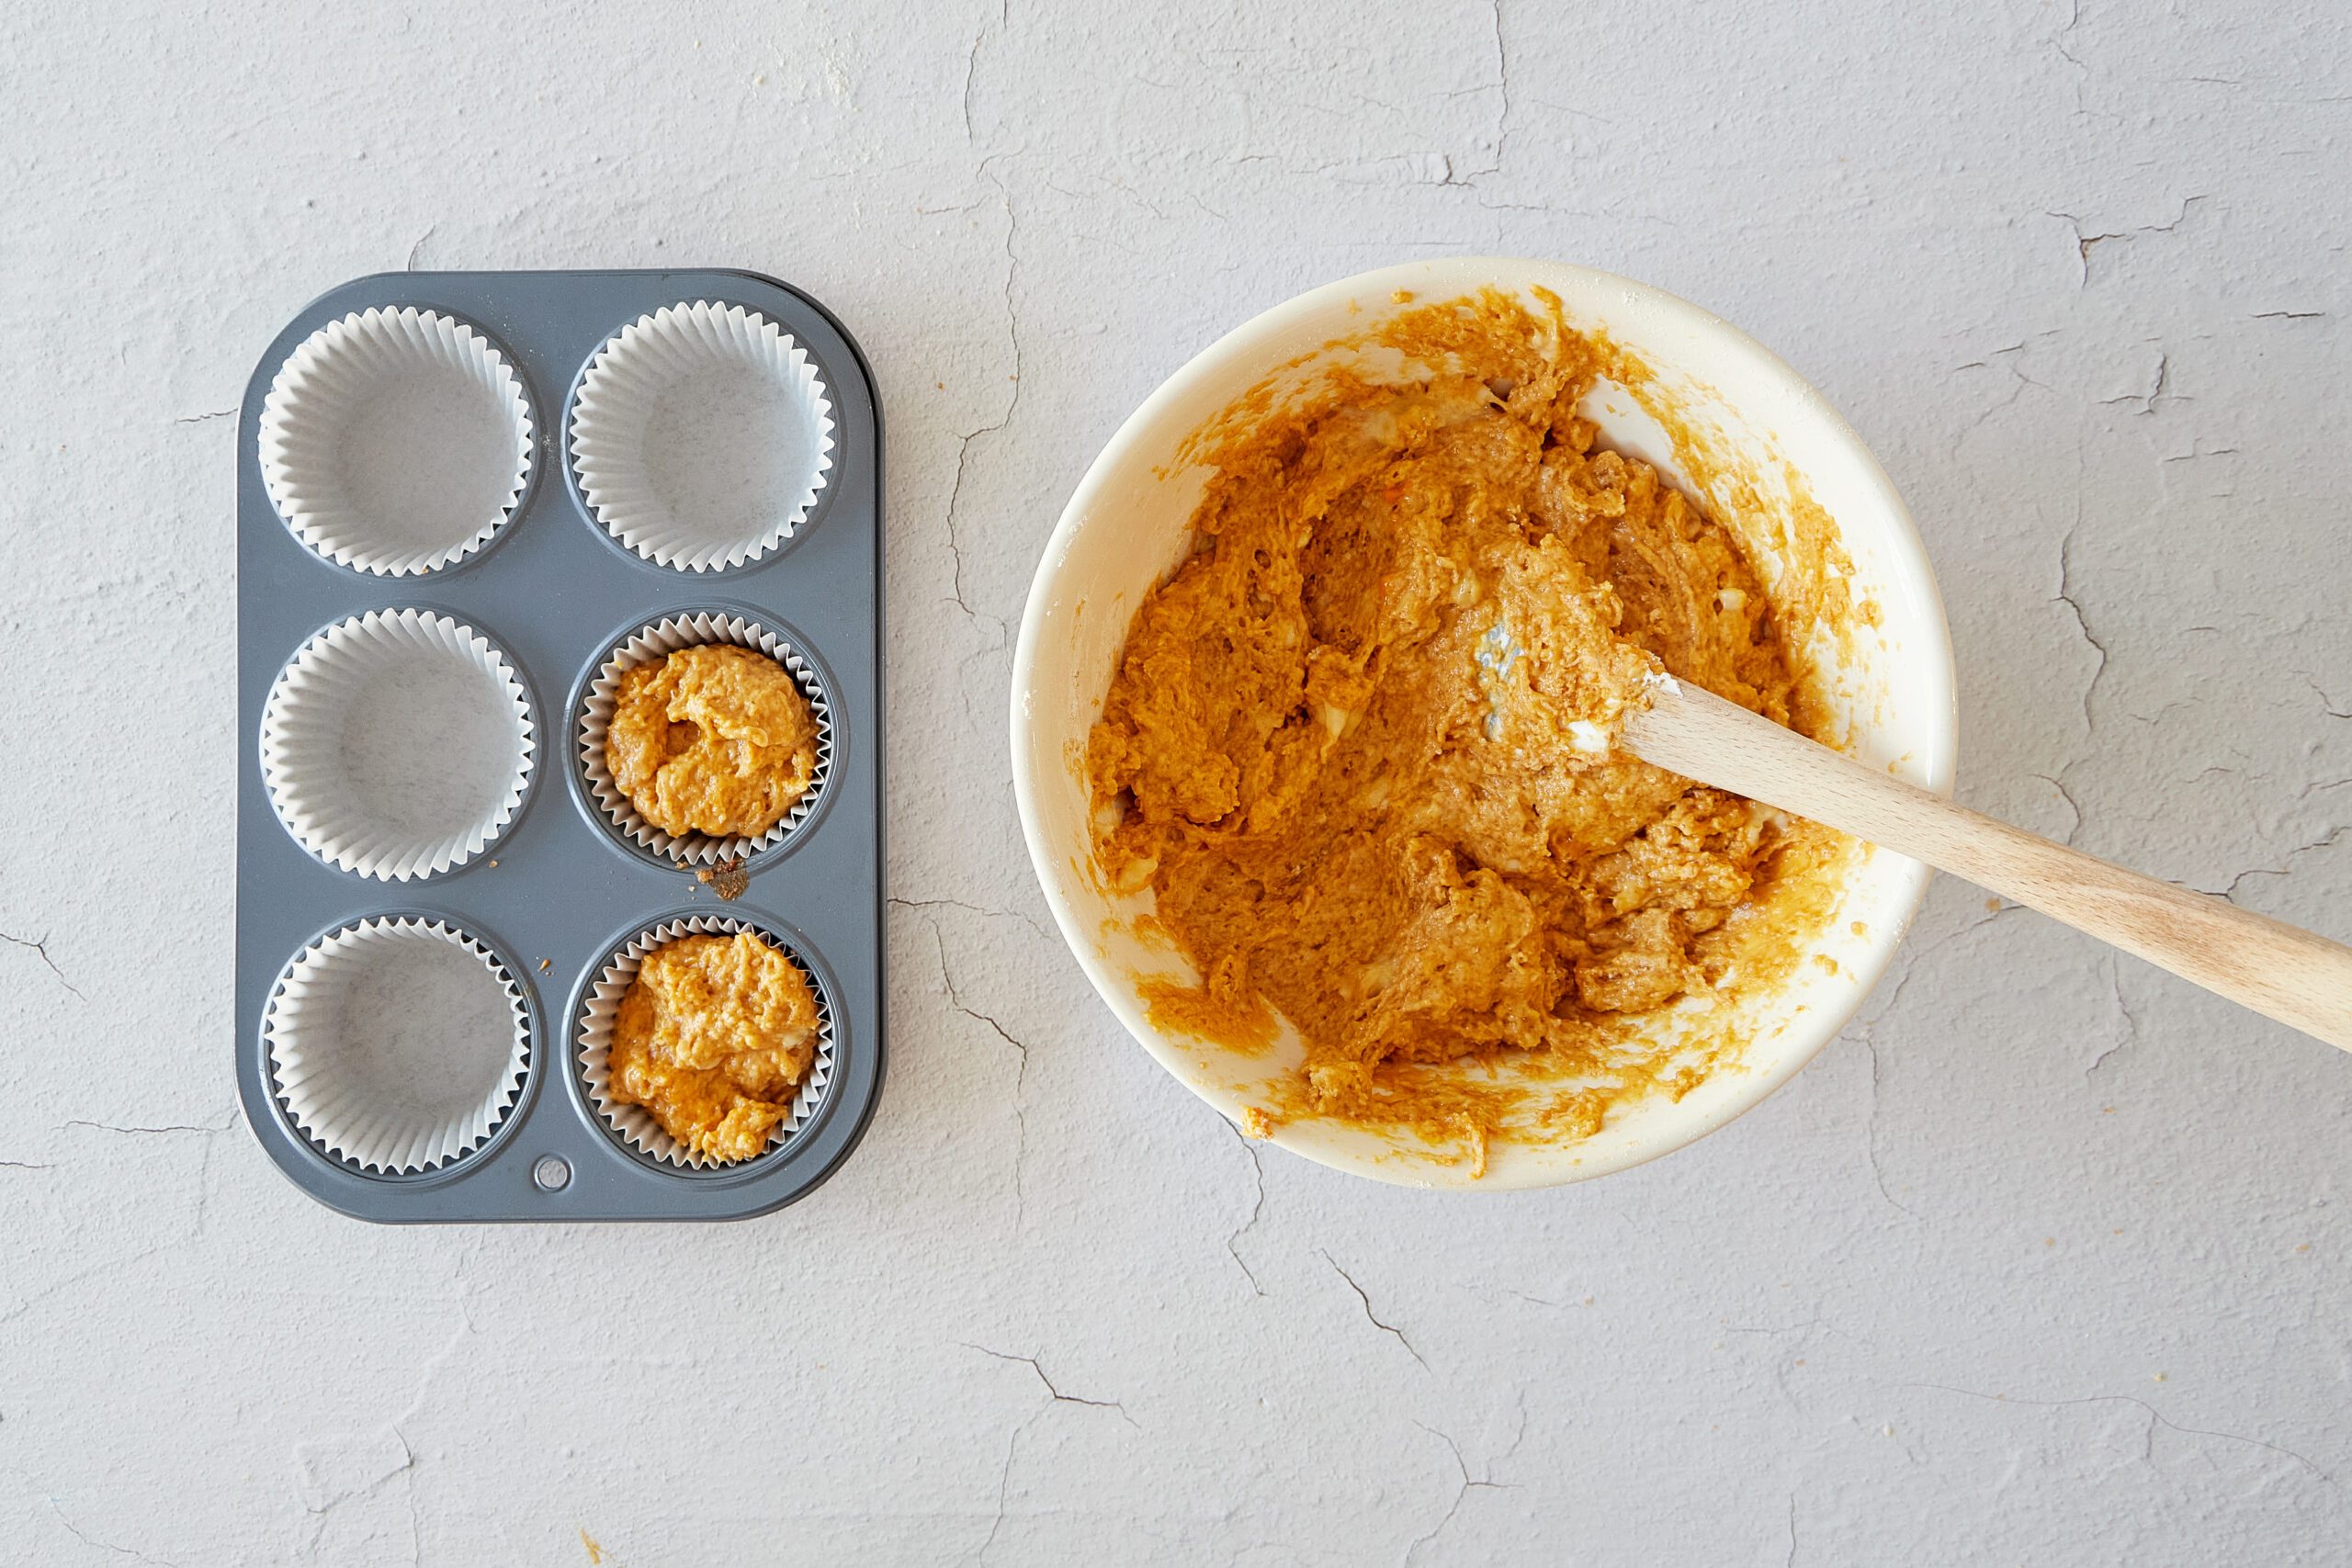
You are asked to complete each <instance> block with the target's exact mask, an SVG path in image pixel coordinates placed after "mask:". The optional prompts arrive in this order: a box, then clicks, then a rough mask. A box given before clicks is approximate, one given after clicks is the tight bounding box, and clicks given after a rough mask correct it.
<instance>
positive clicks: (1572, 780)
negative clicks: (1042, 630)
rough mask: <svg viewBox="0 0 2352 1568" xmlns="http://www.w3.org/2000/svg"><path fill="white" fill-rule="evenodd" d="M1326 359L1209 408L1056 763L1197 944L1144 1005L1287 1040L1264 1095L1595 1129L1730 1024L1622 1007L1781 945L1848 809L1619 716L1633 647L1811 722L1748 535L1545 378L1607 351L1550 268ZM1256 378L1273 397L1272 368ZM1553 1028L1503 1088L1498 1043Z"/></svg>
mask: <svg viewBox="0 0 2352 1568" xmlns="http://www.w3.org/2000/svg"><path fill="white" fill-rule="evenodd" d="M1380 338H1381V341H1382V342H1383V343H1384V344H1386V345H1388V346H1392V347H1395V348H1397V349H1399V350H1401V351H1402V352H1403V353H1404V354H1405V355H1407V356H1408V359H1409V360H1410V361H1411V362H1413V363H1416V364H1418V365H1420V366H1424V367H1432V368H1431V369H1430V374H1429V375H1428V376H1427V377H1426V378H1416V379H1410V380H1407V381H1404V382H1402V383H1400V384H1385V383H1376V382H1374V381H1372V380H1369V379H1363V378H1354V377H1351V376H1345V375H1342V376H1340V377H1339V378H1336V379H1332V380H1329V382H1328V383H1327V384H1326V385H1325V386H1324V387H1323V388H1322V389H1320V391H1319V392H1318V393H1317V395H1316V396H1314V397H1312V398H1310V399H1308V400H1306V401H1305V402H1304V403H1303V404H1300V405H1296V406H1293V407H1290V408H1287V409H1279V410H1278V409H1274V408H1272V407H1271V406H1269V407H1265V408H1261V409H1256V410H1251V411H1245V412H1248V413H1249V414H1250V417H1247V418H1242V419H1238V420H1237V419H1232V418H1228V419H1227V421H1226V422H1224V423H1222V424H1221V425H1220V426H1219V427H1218V429H1217V432H1216V439H1215V441H1214V444H1213V445H1211V446H1209V447H1208V449H1207V450H1206V451H1205V452H1204V457H1205V458H1206V459H1207V461H1208V462H1209V464H1210V466H1211V468H1213V469H1214V476H1213V478H1212V479H1210V481H1209V484H1208V488H1207V491H1206V494H1205V495H1204V499H1203V500H1202V502H1201V503H1200V506H1199V508H1198V510H1197V512H1196V513H1194V516H1193V533H1194V550H1193V554H1192V555H1191V556H1190V557H1189V558H1187V559H1186V560H1185V561H1184V562H1183V563H1182V565H1181V566H1180V567H1179V568H1178V569H1177V570H1176V571H1175V572H1174V574H1173V575H1172V576H1171V577H1170V578H1169V579H1168V580H1167V581H1165V582H1163V583H1162V584H1160V585H1159V587H1158V588H1157V589H1155V590H1154V591H1153V592H1151V594H1150V595H1149V596H1148V598H1147V599H1146V601H1145V602H1144V604H1143V605H1142V607H1141V608H1140V609H1139V610H1138V612H1137V613H1136V618H1135V621H1134V624H1133V626H1131V628H1130V630H1129V632H1128V636H1127V640H1126V643H1125V648H1124V649H1123V651H1122V653H1121V656H1120V659H1119V662H1118V666H1117V669H1116V671H1115V673H1114V679H1113V682H1112V685H1111V690H1110V694H1109V696H1108V699H1107V701H1106V704H1105V706H1104V710H1103V717H1102V719H1101V721H1100V722H1099V723H1098V724H1097V725H1096V727H1095V728H1094V730H1093V732H1092V735H1091V739H1090V743H1089V748H1088V755H1087V760H1086V767H1087V773H1088V777H1089V782H1090V784H1091V789H1092V792H1093V795H1094V799H1095V805H1096V821H1097V824H1098V831H1097V836H1096V842H1095V857H1096V862H1097V864H1098V866H1099V867H1100V869H1101V871H1102V873H1103V875H1104V877H1105V878H1106V879H1107V880H1108V881H1109V882H1110V883H1111V884H1112V885H1113V886H1116V887H1118V888H1121V889H1123V890H1126V891H1139V890H1141V889H1143V888H1146V887H1148V888H1149V889H1150V890H1151V891H1152V893H1153V894H1154V895H1155V897H1156V914H1155V915H1154V916H1153V917H1152V918H1153V919H1155V920H1156V922H1157V923H1158V926H1159V928H1160V929H1162V930H1164V931H1165V932H1166V933H1167V934H1168V936H1169V937H1170V938H1171V939H1172V940H1173V942H1174V943H1175V945H1176V946H1177V947H1179V948H1180V949H1181V950H1182V953H1184V955H1185V956H1186V957H1187V958H1188V959H1189V960H1190V961H1191V963H1192V964H1193V966H1194V968H1195V969H1196V970H1197V971H1198V973H1199V975H1200V976H1202V982H1201V984H1199V985H1198V986H1187V985H1182V984H1178V983H1175V982H1170V981H1164V980H1163V981H1156V982H1152V983H1150V984H1149V985H1148V986H1147V988H1146V999H1147V1001H1148V1004H1149V1005H1150V1007H1151V1009H1152V1011H1153V1014H1154V1017H1155V1019H1156V1021H1159V1022H1161V1023H1162V1024H1163V1025H1165V1026H1167V1027H1170V1028H1173V1029H1177V1030H1181V1031H1182V1032H1188V1033H1191V1034H1193V1035H1195V1036H1198V1037H1201V1038H1204V1039H1208V1040H1212V1041H1215V1042H1217V1043H1222V1044H1226V1045H1228V1046H1231V1047H1233V1048H1235V1049H1244V1050H1262V1049H1263V1048H1264V1046H1265V1045H1266V1044H1267V1043H1270V1042H1271V1041H1272V1039H1273V1038H1274V1037H1275V1034H1276V1027H1275V1014H1276V1013H1279V1014H1280V1015H1281V1017H1282V1018H1283V1019H1287V1020H1288V1021H1290V1022H1291V1023H1292V1024H1293V1025H1295V1027H1296V1029H1297V1031H1298V1032H1299V1034H1300V1036H1301V1037H1302V1038H1303V1040H1304V1042H1305V1046H1306V1060H1305V1066H1304V1072H1303V1081H1301V1082H1300V1083H1298V1084H1297V1085H1295V1091H1294V1092H1293V1093H1291V1094H1290V1095H1289V1096H1288V1097H1287V1098H1286V1100H1285V1102H1284V1103H1283V1104H1281V1105H1278V1106H1276V1107H1274V1108H1273V1109H1274V1111H1275V1113H1276V1115H1277V1116H1298V1115H1323V1116H1337V1117H1342V1118H1347V1119H1351V1120H1356V1121H1361V1122H1373V1123H1381V1124H1390V1125H1401V1126H1406V1127H1410V1128H1413V1129H1416V1130H1418V1131H1419V1132H1420V1133H1421V1134H1423V1135H1424V1136H1425V1137H1429V1138H1431V1139H1437V1140H1443V1141H1449V1142H1452V1143H1453V1144H1454V1145H1456V1146H1457V1147H1462V1148H1464V1149H1465V1151H1466V1153H1467V1156H1468V1157H1469V1158H1470V1159H1471V1160H1472V1161H1473V1162H1474V1166H1475V1167H1476V1168H1479V1169H1483V1168H1484V1161H1485V1150H1486V1145H1487V1138H1488V1136H1489V1135H1490V1134H1494V1133H1496V1132H1498V1131H1502V1130H1506V1129H1508V1130H1510V1131H1512V1132H1513V1133H1514V1134H1520V1135H1528V1136H1534V1137H1541V1138H1546V1139H1559V1138H1573V1137H1577V1136H1584V1135H1589V1134H1590V1133H1592V1132H1593V1131H1594V1130H1595V1129H1597V1128H1598V1127H1599V1126H1600V1124H1601V1122H1602V1120H1603V1119H1604V1118H1605V1116H1606V1115H1607V1112H1608V1109H1609V1107H1610V1106H1611V1104H1612V1103H1614V1102H1615V1101H1616V1100H1619V1099H1620V1098H1622V1097H1623V1096H1625V1095H1629V1094H1634V1093H1648V1092H1665V1093H1669V1094H1673V1095H1676V1096H1678V1097H1679V1095H1681V1094H1684V1093H1687V1092H1688V1091H1689V1090H1690V1089H1691V1088H1692V1087H1694V1086H1695V1085H1696V1083H1697V1082H1699V1081H1700V1080H1701V1079H1702V1077H1703V1076H1704V1074H1705V1073H1706V1071H1708V1070H1710V1068H1711V1067H1712V1066H1713V1065H1714V1064H1715V1063H1716V1062H1717V1061H1718V1060H1719V1059H1720V1057H1721V1055H1723V1047H1721V1046H1720V1045H1718V1046H1716V1047H1712V1048H1709V1049H1708V1050H1703V1051H1702V1052H1701V1053H1700V1055H1699V1056H1698V1057H1697V1058H1696V1059H1694V1058H1693V1056H1692V1055H1691V1053H1690V1052H1688V1051H1679V1052H1671V1053H1669V1052H1666V1051H1662V1050H1661V1049H1659V1048H1658V1047H1657V1044H1656V1043H1655V1037H1656V1032H1655V1031H1647V1030H1645V1023H1646V1022H1648V1021H1651V1020H1653V1019H1654V1018H1655V1015H1656V1014H1657V1012H1658V1011H1659V1010H1665V1009H1669V1008H1673V1007H1675V1006H1676V1005H1677V1004H1678V1003H1679V1002H1681V1001H1682V1000H1683V999H1684V998H1691V997H1708V998H1714V997H1717V996H1718V995H1719V994H1728V993H1730V992H1731V991H1733V990H1734V989H1736V987H1739V986H1742V985H1747V984H1758V983H1762V982H1763V981H1764V980H1766V979H1767V978H1770V977H1771V976H1777V975H1778V974H1779V973H1781V971H1782V970H1783V969H1784V968H1785V966H1786V964H1787V963H1788V962H1789V955H1790V954H1791V953H1793V952H1794V951H1796V950H1797V949H1798V948H1799V947H1801V946H1802V943H1803V939H1804V938H1805V937H1806V936H1808V935H1810V933H1811V932H1812V931H1814V930H1815V929H1816V928H1817V927H1818V925H1819V923H1820V920H1821V919H1823V918H1824V916H1825V915H1826V910H1827V908H1828V906H1829V904H1830V903H1831V902H1832V901H1833V899H1832V898H1831V897H1830V896H1829V895H1830V893H1831V892H1832V891H1833V889H1832V887H1831V883H1832V882H1833V880H1834V873H1835V871H1836V869H1837V867H1838V865H1839V864H1840V863H1842V862H1843V860H1844V858H1845V853H1846V850H1845V844H1844V840H1839V839H1838V838H1837V836H1836V835H1833V834H1830V833H1828V832H1827V831H1826V829H1817V828H1815V827H1813V826H1811V825H1810V824H1804V823H1796V822H1791V821H1789V820H1787V819H1785V818H1781V817H1779V816H1778V815H1777V814H1774V813H1771V812H1770V811H1768V810H1766V809H1764V808H1760V807H1754V806H1752V805H1750V804H1749V803H1747V802H1746V801H1744V800H1741V799H1739V798H1737V797H1736V796H1733V795H1725V794H1723V793H1722V792H1720V791H1716V790H1713V789H1708V788H1704V787H1702V786H1699V785H1696V784H1691V782H1689V781H1688V780H1685V779H1682V778H1679V777H1678V776H1676V775H1673V774H1670V773H1665V772H1662V771H1661V770H1659V769H1657V768H1654V767H1651V766H1649V765H1648V764H1646V763H1645V762H1642V761H1638V760H1636V759H1634V758H1633V757H1631V756H1630V755H1628V754H1626V753H1625V752H1624V751H1623V750H1622V749H1621V748H1619V747H1618V746H1617V745H1616V744H1615V739H1616V737H1617V734H1618V731H1619V730H1620V728H1622V726H1623V721H1624V719H1625V717H1626V716H1627V714H1628V712H1629V711H1631V709H1632V708H1633V707H1634V706H1635V705H1638V704H1639V703H1640V701H1641V697H1640V688H1641V683H1642V681H1643V678H1644V677H1645V675H1646V674H1648V673H1650V672H1653V671H1658V670H1661V669H1663V670H1665V671H1669V672H1671V673H1672V674H1673V675H1675V676H1676V677H1677V678H1679V679H1681V680H1685V681H1691V682H1696V683H1697V684H1699V685H1702V686H1704V687H1706V688H1707V689H1709V690H1711V691H1713V692H1716V693H1719V694H1722V695H1724V696H1725V697H1728V698H1730V699H1731V700H1733V701H1735V702H1737V703H1739V704H1741V705H1744V706H1746V707H1748V708H1750V709H1752V710H1754V711H1756V712H1758V713H1762V714H1764V715H1766V716H1770V717H1771V718H1772V719H1774V720H1776V721H1778V722H1781V723H1783V724H1789V725H1792V726H1793V727H1794V728H1798V729H1800V730H1804V731H1805V732H1807V733H1819V732H1820V731H1821V729H1822V728H1823V725H1824V718H1823V713H1824V710H1823V708H1822V707H1821V705H1819V704H1818V703H1817V702H1815V700H1814V697H1813V694H1812V692H1811V690H1810V687H1809V684H1808V682H1807V681H1806V680H1805V679H1804V675H1803V667H1802V663H1801V661H1800V660H1797V659H1796V658H1794V657H1793V656H1792V651H1791V647H1790V644H1789V642H1788V641H1787V640H1786V639H1785V637H1784V636H1783V629H1782V627H1781V624H1780V620H1779V617H1778V616H1777V615H1776V613H1775V605H1774V603H1773V600H1772V598H1771V596H1770V595H1769V594H1768V593H1767V592H1766V591H1765V588H1764V585H1763V582H1762V581H1761V580H1760V578H1759V574H1758V570H1757V568H1756V566H1755V565H1754V564H1753V563H1752V562H1751V561H1750V559H1749V558H1748V557H1747V555H1746V554H1745V553H1744V552H1743V550H1742V548H1741V547H1740V545H1739V543H1738V541H1737V540H1736V539H1735V538H1734V536H1732V535H1731V534H1729V533H1728V532H1726V531H1725V530H1724V528H1722V527H1721V526H1719V525H1717V524H1716V523H1714V522H1713V521H1712V520H1711V519H1710V518H1709V517H1708V516H1706V515H1705V514H1704V513H1702V511H1701V510H1700V509H1699V507H1698V506H1696V505H1695V504H1694V503H1693V502H1691V501H1690V500H1689V499H1688V498H1686V497H1685V496H1684V495H1682V494H1681V493H1680V492H1679V491H1676V490H1675V489H1673V488H1672V487H1671V486H1670V485H1669V484H1668V483H1666V482H1664V481H1662V480H1661V479H1660V478H1659V476H1658V474H1657V471H1656V470H1655V469H1654V468H1651V467H1650V466H1648V465H1647V464H1645V463H1642V462H1639V461H1636V460H1634V459H1632V458H1629V457H1623V456H1620V455H1619V454H1617V453H1614V452H1611V451H1608V450H1604V449H1602V448H1600V447H1599V446H1597V445H1596V434H1597V432H1596V430H1595V427H1594V426H1593V425H1592V423H1590V422H1589V421H1588V420H1586V419H1584V418H1582V417H1580V416H1578V415H1577V412H1575V410H1576V404H1577V400H1579V399H1580V398H1581V397H1583V396H1584V395H1585V393H1586V392H1588V391H1589V390H1590V389H1591V388H1592V386H1593V384H1594V382H1595V380H1596V379H1597V378H1600V377H1602V376H1610V377H1611V378H1612V379H1616V380H1619V381H1621V382H1623V383H1627V384H1632V383H1635V382H1637V381H1638V380H1639V379H1640V378H1641V375H1640V371H1639V367H1635V366H1632V365H1630V364H1628V363H1626V362H1623V360H1622V356H1620V355H1617V354H1616V353H1615V351H1613V350H1612V349H1611V347H1610V346H1609V345H1608V344H1605V343H1601V342H1598V341H1595V340H1592V339H1589V338H1586V337H1583V336H1580V335H1578V334H1577V333H1574V332H1572V331H1570V330H1568V329H1567V328H1566V326H1565V325H1564V324H1563V322H1562V321H1561V319H1560V316H1559V312H1558V310H1557V309H1556V307H1555V308H1554V309H1553V310H1551V312H1550V313H1549V315H1548V317H1538V316H1535V315H1532V314H1531V313H1530V312H1528V311H1527V310H1524V309H1523V308H1521V306H1520V305H1519V304H1518V303H1516V302H1515V301H1513V300H1510V299H1505V298H1504V297H1502V296H1499V295H1496V294H1487V295H1482V296H1480V297H1478V298H1476V299H1463V300H1454V301H1448V302H1444V303H1440V304H1435V305H1424V306H1420V307H1417V308H1415V309H1413V310H1408V311H1407V312H1405V313H1404V314H1403V315H1401V316H1399V317H1397V319H1396V320H1394V321H1392V322H1391V323H1390V324H1389V325H1388V326H1386V327H1385V328H1383V329H1382V330H1381V333H1380ZM1269 401H1270V402H1271V400H1269ZM1530 1054H1543V1055H1545V1056H1546V1057H1547V1058H1548V1061H1547V1063H1546V1064H1545V1066H1546V1067H1547V1071H1546V1072H1545V1073H1544V1075H1542V1076H1543V1077H1544V1079H1545V1080H1546V1081H1547V1082H1548V1083H1549V1084H1550V1085H1552V1086H1553V1087H1552V1088H1551V1089H1550V1090H1549V1091H1548V1092H1546V1093H1544V1094H1541V1095H1535V1096H1531V1095H1530V1093H1529V1092H1527V1091H1526V1090H1525V1089H1524V1088H1523V1087H1514V1086H1513V1084H1511V1083H1510V1082H1506V1081H1505V1080H1506V1078H1507V1077H1510V1075H1498V1074H1497V1073H1496V1072H1494V1071H1492V1070H1491V1069H1493V1068H1495V1067H1497V1066H1500V1065H1502V1064H1504V1063H1506V1062H1508V1061H1510V1060H1512V1059H1514V1058H1516V1059H1521V1060H1522V1061H1523V1060H1524V1058H1525V1057H1526V1056H1528V1055H1530Z"/></svg>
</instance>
